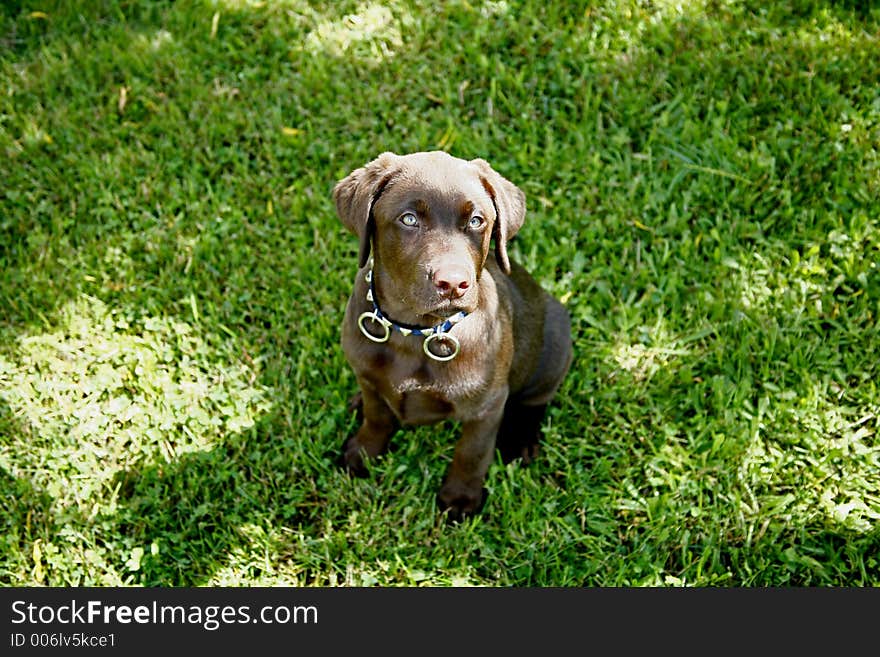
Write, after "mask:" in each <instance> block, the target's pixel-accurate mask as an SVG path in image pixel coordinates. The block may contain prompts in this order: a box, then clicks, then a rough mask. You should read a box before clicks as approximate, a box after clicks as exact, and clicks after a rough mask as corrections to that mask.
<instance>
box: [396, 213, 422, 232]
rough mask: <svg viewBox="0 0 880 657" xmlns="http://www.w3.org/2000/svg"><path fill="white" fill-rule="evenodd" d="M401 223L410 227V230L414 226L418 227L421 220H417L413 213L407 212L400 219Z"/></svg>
mask: <svg viewBox="0 0 880 657" xmlns="http://www.w3.org/2000/svg"><path fill="white" fill-rule="evenodd" d="M400 223H402V224H403V225H404V226H409V227H410V228H412V227H413V226H418V224H419V220H418V219H416V215H414V214H413V213H412V212H407V213H406V214H405V215H403V216H402V217H401V218H400Z"/></svg>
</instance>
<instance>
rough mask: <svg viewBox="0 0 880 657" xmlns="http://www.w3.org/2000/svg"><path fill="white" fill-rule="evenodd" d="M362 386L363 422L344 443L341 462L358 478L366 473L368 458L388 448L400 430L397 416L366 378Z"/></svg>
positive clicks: (360, 382)
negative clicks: (366, 460) (396, 432)
mask: <svg viewBox="0 0 880 657" xmlns="http://www.w3.org/2000/svg"><path fill="white" fill-rule="evenodd" d="M358 383H359V384H360V388H361V395H360V396H361V411H362V414H363V423H362V424H361V426H360V428H359V429H358V430H357V433H355V434H354V435H353V436H349V438H348V439H347V440H346V441H345V442H344V443H343V445H342V463H343V465H344V466H345V469H346V470H348V472H350V473H351V474H353V475H355V476H356V477H366V476H367V465H366V463H365V457H366V458H372V457H374V456H378V455H379V454H381V453H382V452H384V451H385V449H386V447H387V446H388V441H389V440H390V439H391V436H392V435H394V432H395V431H396V430H397V418H396V417H395V416H394V413H393V412H392V411H391V409H390V408H389V407H388V404H386V403H385V400H384V399H382V397H381V396H379V394H378V393H377V392H376V391H375V390H374V389H373V387H372V386H370V385H369V384H367V383H366V382H364V381H359V382H358Z"/></svg>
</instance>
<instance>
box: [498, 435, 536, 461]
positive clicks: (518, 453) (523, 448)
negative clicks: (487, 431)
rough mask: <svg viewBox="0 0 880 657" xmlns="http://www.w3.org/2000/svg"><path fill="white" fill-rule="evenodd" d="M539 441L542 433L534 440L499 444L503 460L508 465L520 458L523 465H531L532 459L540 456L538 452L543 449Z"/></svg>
mask: <svg viewBox="0 0 880 657" xmlns="http://www.w3.org/2000/svg"><path fill="white" fill-rule="evenodd" d="M539 441H540V435H536V436H535V438H534V440H532V441H529V442H521V443H511V442H504V443H502V444H501V445H499V446H498V451H499V454H500V456H501V462H502V463H504V464H505V465H506V464H508V463H512V462H513V461H515V460H516V459H520V461H521V462H522V464H523V465H529V464H530V463H531V462H532V461H534V460H535V459H536V458H538V452H539V451H540V450H541V445H540V444H539Z"/></svg>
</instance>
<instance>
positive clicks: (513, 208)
mask: <svg viewBox="0 0 880 657" xmlns="http://www.w3.org/2000/svg"><path fill="white" fill-rule="evenodd" d="M471 164H474V165H475V166H476V167H477V168H478V169H479V171H480V182H481V183H483V187H484V188H485V190H486V192H487V193H488V194H489V196H491V197H492V203H494V204H495V215H496V217H495V226H494V227H493V229H492V234H493V237H494V238H495V259H496V260H497V261H498V266H499V267H501V271H503V272H504V273H505V274H509V273H510V259H509V258H508V257H507V241H508V240H510V239H512V238H513V236H514V235H516V233H517V231H519V229H520V228H521V227H522V225H523V222H524V221H525V219H526V195H525V194H524V193H523V191H522V190H521V189H520V188H519V187H517V186H516V185H514V184H513V183H512V182H510V181H509V180H507V179H506V178H504V177H503V176H501V175H500V174H499V173H497V172H496V171H495V170H494V169H493V168H492V167H491V166H489V163H488V162H486V161H485V160H481V159H476V160H471Z"/></svg>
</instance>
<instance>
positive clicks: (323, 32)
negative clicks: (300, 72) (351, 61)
mask: <svg viewBox="0 0 880 657" xmlns="http://www.w3.org/2000/svg"><path fill="white" fill-rule="evenodd" d="M398 11H399V10H398ZM400 23H401V20H400V19H399V18H398V17H397V16H395V13H394V12H393V11H392V9H391V8H389V7H388V6H387V5H385V4H381V3H377V2H371V3H363V4H360V5H358V7H357V10H356V11H355V12H354V13H351V14H346V15H344V16H342V17H341V18H328V19H325V20H322V21H321V22H320V23H319V24H318V25H317V26H316V27H315V28H314V29H313V30H312V31H311V32H310V33H309V35H308V36H307V37H306V40H305V44H304V48H305V50H306V51H307V52H311V53H321V52H324V53H329V54H332V55H335V56H337V57H343V56H351V57H354V58H356V59H359V60H361V61H364V62H368V63H372V64H380V63H381V62H383V61H384V60H386V59H389V58H391V57H394V54H395V52H396V51H397V50H398V49H399V48H400V47H401V46H402V45H403V34H402V33H401V29H400Z"/></svg>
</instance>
